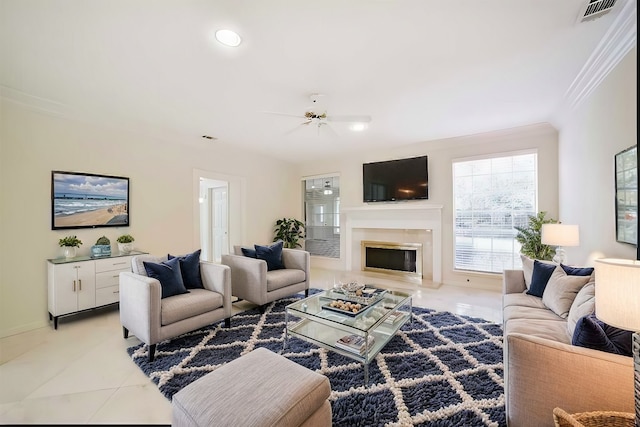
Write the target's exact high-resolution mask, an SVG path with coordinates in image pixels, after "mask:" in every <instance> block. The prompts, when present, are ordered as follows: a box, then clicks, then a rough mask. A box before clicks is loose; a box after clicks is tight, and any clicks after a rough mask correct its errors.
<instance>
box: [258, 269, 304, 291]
mask: <svg viewBox="0 0 640 427" xmlns="http://www.w3.org/2000/svg"><path fill="white" fill-rule="evenodd" d="M305 278H306V275H305V273H304V271H302V270H295V269H291V268H287V269H280V270H273V271H267V291H268V292H271V291H274V290H276V289H280V288H284V287H286V286H289V285H293V284H294V283H300V282H304V280H305Z"/></svg>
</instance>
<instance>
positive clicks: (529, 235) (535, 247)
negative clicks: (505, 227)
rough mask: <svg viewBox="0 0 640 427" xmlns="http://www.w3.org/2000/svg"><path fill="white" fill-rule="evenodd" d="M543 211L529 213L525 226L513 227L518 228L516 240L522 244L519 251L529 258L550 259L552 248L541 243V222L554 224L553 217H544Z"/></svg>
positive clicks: (552, 253)
mask: <svg viewBox="0 0 640 427" xmlns="http://www.w3.org/2000/svg"><path fill="white" fill-rule="evenodd" d="M546 215H547V213H546V212H545V211H542V212H538V214H537V215H529V224H528V225H527V226H526V227H514V228H515V229H516V230H518V234H517V235H516V240H517V241H518V242H519V243H520V244H521V245H522V247H521V248H520V253H521V254H522V255H525V256H528V257H529V258H531V259H539V260H551V259H552V258H553V255H554V253H555V252H554V249H553V248H552V247H551V246H549V245H545V244H543V243H542V224H556V223H557V222H558V221H556V220H555V219H553V218H548V219H547V218H545V217H546Z"/></svg>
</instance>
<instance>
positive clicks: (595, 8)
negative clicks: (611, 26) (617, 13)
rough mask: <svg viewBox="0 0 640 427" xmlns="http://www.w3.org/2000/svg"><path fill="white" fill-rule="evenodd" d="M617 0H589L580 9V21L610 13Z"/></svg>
mask: <svg viewBox="0 0 640 427" xmlns="http://www.w3.org/2000/svg"><path fill="white" fill-rule="evenodd" d="M616 1H617V0H587V2H586V3H585V5H584V6H582V8H581V9H580V15H578V22H585V21H592V20H594V19H596V18H598V17H600V16H602V15H604V14H605V13H608V12H609V11H610V10H611V9H612V8H613V6H615V4H616Z"/></svg>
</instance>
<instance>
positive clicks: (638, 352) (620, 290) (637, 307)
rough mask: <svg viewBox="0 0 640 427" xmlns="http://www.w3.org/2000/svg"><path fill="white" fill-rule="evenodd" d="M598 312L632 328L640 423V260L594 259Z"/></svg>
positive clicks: (611, 321)
mask: <svg viewBox="0 0 640 427" xmlns="http://www.w3.org/2000/svg"><path fill="white" fill-rule="evenodd" d="M595 269H596V273H595V274H596V316H597V317H598V319H600V320H602V321H603V322H605V323H607V324H609V325H611V326H615V327H617V328H622V329H626V330H628V331H633V345H632V349H633V350H632V351H633V360H634V385H635V406H636V426H639V425H640V261H634V260H627V259H611V258H604V259H598V260H596V261H595Z"/></svg>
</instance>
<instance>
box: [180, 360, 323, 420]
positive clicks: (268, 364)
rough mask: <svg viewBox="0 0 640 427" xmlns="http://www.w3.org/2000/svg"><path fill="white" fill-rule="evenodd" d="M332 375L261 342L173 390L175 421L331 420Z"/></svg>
mask: <svg viewBox="0 0 640 427" xmlns="http://www.w3.org/2000/svg"><path fill="white" fill-rule="evenodd" d="M330 393H331V386H330V384H329V379H328V378H327V377H325V376H324V375H321V374H318V373H316V372H314V371H312V370H310V369H307V368H305V367H303V366H300V365H298V364H297V363H295V362H292V361H290V360H289V359H287V358H285V357H284V356H281V355H279V354H276V353H274V352H272V351H269V350H267V349H265V348H257V349H255V350H253V351H252V352H251V353H248V354H245V355H244V356H242V357H239V358H237V359H235V360H233V361H231V362H229V363H227V364H226V365H224V366H221V367H220V368H218V369H216V370H215V371H213V372H211V373H209V374H207V375H205V376H204V377H202V378H200V379H198V380H196V381H194V382H192V383H191V384H189V385H188V386H186V387H185V388H183V389H182V390H180V391H179V392H178V393H176V394H174V395H173V416H172V418H173V420H172V421H173V422H172V425H173V426H174V427H175V426H214V425H215V426H243V427H248V426H278V427H286V426H330V425H331V405H330V403H329V401H328V400H327V398H328V397H329V394H330Z"/></svg>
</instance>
